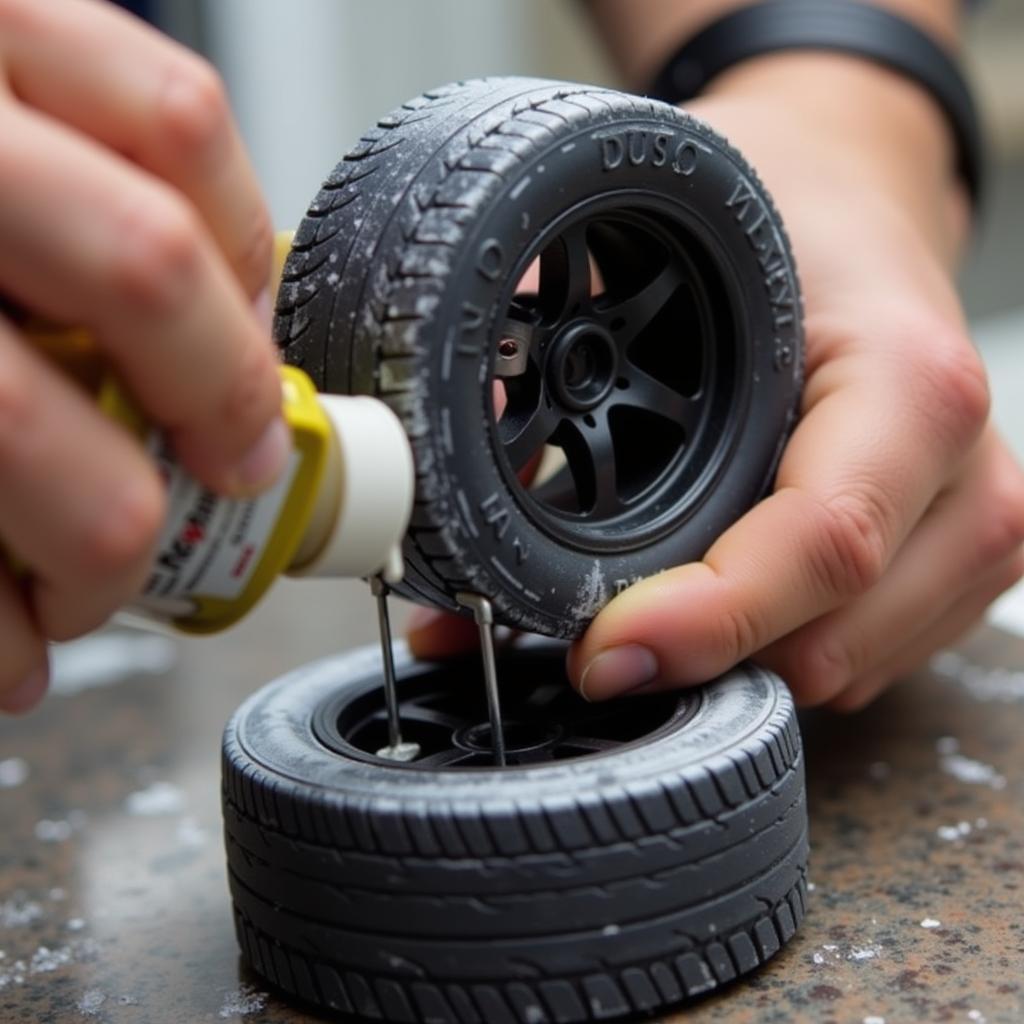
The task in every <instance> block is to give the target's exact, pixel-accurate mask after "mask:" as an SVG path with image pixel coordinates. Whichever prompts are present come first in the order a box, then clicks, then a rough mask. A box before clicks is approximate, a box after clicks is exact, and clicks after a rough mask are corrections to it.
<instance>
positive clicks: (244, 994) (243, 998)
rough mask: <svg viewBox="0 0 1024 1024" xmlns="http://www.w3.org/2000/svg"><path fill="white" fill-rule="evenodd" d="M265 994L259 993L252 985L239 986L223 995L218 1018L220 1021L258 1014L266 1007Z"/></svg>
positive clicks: (266, 997)
mask: <svg viewBox="0 0 1024 1024" xmlns="http://www.w3.org/2000/svg"><path fill="white" fill-rule="evenodd" d="M268 998H269V997H268V996H267V993H266V992H260V991H259V990H258V989H256V988H253V986H252V985H241V986H239V987H238V988H236V989H234V990H233V991H231V992H225V993H224V1004H223V1005H222V1006H221V1008H220V1013H219V1014H218V1016H219V1017H220V1018H221V1019H222V1020H227V1019H228V1018H230V1017H244V1016H245V1015H246V1014H249V1013H259V1012H260V1010H262V1009H263V1008H264V1007H265V1006H266V1005H267V999H268Z"/></svg>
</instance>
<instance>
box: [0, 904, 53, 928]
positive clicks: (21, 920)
mask: <svg viewBox="0 0 1024 1024" xmlns="http://www.w3.org/2000/svg"><path fill="white" fill-rule="evenodd" d="M42 916H43V908H42V907H41V906H40V905H39V904H38V903H36V902H35V900H26V899H24V898H23V897H20V896H15V897H13V898H12V899H9V900H7V901H5V902H4V903H0V928H5V929H6V928H22V927H24V926H25V925H27V924H31V923H32V922H33V921H38V920H39V918H41V917H42Z"/></svg>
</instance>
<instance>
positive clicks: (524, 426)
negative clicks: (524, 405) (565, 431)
mask: <svg viewBox="0 0 1024 1024" xmlns="http://www.w3.org/2000/svg"><path fill="white" fill-rule="evenodd" d="M522 419H524V420H525V422H522V421H521V420H520V419H519V418H513V417H511V416H508V417H505V418H503V419H502V420H501V421H500V423H499V427H500V428H501V434H502V444H503V446H504V448H505V456H506V457H507V458H508V461H509V465H510V466H511V467H512V470H513V472H515V473H518V472H519V470H521V469H522V468H523V466H525V465H526V464H527V462H529V461H530V457H531V456H532V455H535V454H536V453H537V452H538V451H539V450H540V449H541V448H542V447H543V446H544V444H545V443H546V442H547V440H548V438H549V437H551V435H552V434H553V433H554V432H555V428H556V427H557V426H558V418H557V416H556V415H555V413H554V412H553V411H552V410H551V409H549V408H548V406H547V403H546V402H545V401H544V396H543V395H541V396H540V402H539V404H538V405H537V408H536V409H534V410H533V412H532V413H530V414H529V415H527V416H526V417H523V418H522ZM520 423H521V425H520ZM506 424H507V426H506ZM506 431H508V434H507V435H506Z"/></svg>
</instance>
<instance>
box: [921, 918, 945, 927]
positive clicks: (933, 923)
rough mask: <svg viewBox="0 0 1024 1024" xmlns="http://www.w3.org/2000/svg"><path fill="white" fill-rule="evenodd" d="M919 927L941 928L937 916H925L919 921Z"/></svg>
mask: <svg viewBox="0 0 1024 1024" xmlns="http://www.w3.org/2000/svg"><path fill="white" fill-rule="evenodd" d="M921 927H922V928H941V927H942V922H941V921H940V920H938V919H937V918H934V917H926V918H925V919H924V920H923V921H922V922H921Z"/></svg>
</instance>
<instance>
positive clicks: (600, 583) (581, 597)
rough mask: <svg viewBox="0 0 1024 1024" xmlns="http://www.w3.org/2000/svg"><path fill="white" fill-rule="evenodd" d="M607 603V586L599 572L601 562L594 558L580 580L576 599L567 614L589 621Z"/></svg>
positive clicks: (578, 619) (602, 574)
mask: <svg viewBox="0 0 1024 1024" xmlns="http://www.w3.org/2000/svg"><path fill="white" fill-rule="evenodd" d="M607 603H608V587H607V585H606V584H605V581H604V573H603V572H601V563H600V562H599V561H598V560H597V559H596V558H595V559H594V565H593V568H592V569H591V570H590V572H588V573H587V575H586V576H584V577H583V579H582V580H581V581H580V585H579V587H578V588H577V590H576V601H575V603H574V604H573V606H572V607H571V608H570V609H569V614H570V615H571V616H572V617H573V619H575V620H577V621H579V622H589V621H590V620H591V619H592V618H593V617H594V616H595V615H597V613H598V612H599V611H600V610H601V609H602V608H603V607H604V606H605V605H606V604H607Z"/></svg>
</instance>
